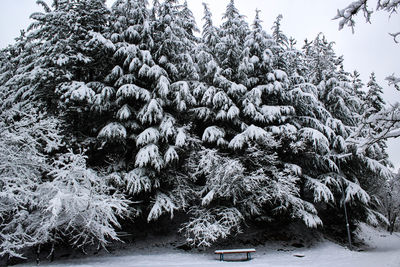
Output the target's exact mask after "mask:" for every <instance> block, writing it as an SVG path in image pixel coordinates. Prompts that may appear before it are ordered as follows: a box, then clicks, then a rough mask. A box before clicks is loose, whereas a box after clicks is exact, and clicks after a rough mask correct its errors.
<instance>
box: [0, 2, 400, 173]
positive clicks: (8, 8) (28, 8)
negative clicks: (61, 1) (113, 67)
mask: <svg viewBox="0 0 400 267" xmlns="http://www.w3.org/2000/svg"><path fill="white" fill-rule="evenodd" d="M113 1H114V0H107V4H109V5H111V4H112V2H113ZM187 1H188V4H189V7H190V8H191V10H192V11H193V13H194V15H195V17H196V20H197V23H198V26H199V28H201V27H202V21H201V18H202V16H203V7H202V4H201V3H202V2H203V1H202V0H187ZM35 2H36V1H35V0H1V3H2V8H1V9H0V48H3V47H6V46H7V45H8V44H10V43H12V42H13V40H14V38H15V37H17V36H18V35H19V31H20V30H21V29H24V28H26V27H27V25H29V23H30V20H29V15H30V14H31V13H32V12H34V11H38V10H40V7H38V6H37V5H36V4H35ZM149 2H151V1H149ZM204 2H207V3H208V4H209V7H210V9H211V11H212V13H213V15H214V22H215V24H217V25H218V24H219V23H220V21H221V19H220V18H221V16H222V13H224V11H225V7H226V5H227V4H228V2H229V0H204ZM349 2H351V0H236V1H235V3H236V6H237V8H238V9H239V10H240V12H241V13H242V14H243V15H245V16H247V19H248V21H249V22H252V20H253V18H254V15H255V9H256V8H258V9H260V10H261V18H262V20H263V21H264V26H265V29H266V30H269V29H270V28H271V26H272V23H273V21H274V20H275V18H276V17H277V16H278V15H279V14H282V15H283V22H282V28H283V30H284V32H285V33H286V34H287V35H288V36H293V37H294V38H295V39H296V40H297V41H298V45H299V47H300V46H301V45H302V44H303V41H304V39H306V38H307V39H309V40H312V39H314V38H315V36H316V35H317V34H318V33H319V32H323V33H324V34H325V35H326V37H327V38H328V40H330V41H335V43H336V49H335V50H336V52H337V54H338V55H344V59H345V68H346V70H347V71H353V70H357V71H358V72H360V73H361V75H362V78H363V81H364V82H367V81H368V76H369V74H370V73H371V72H372V71H374V72H375V73H376V75H377V78H378V80H379V81H380V84H381V86H382V87H384V97H385V100H386V101H387V102H388V103H394V102H397V101H400V92H398V91H396V90H395V89H394V88H392V87H388V86H387V83H386V82H385V81H384V78H385V77H386V76H387V75H388V74H391V73H397V74H399V75H400V61H399V58H400V57H399V56H400V44H395V43H394V42H393V39H391V38H390V36H389V35H388V33H389V32H398V31H399V30H400V15H393V16H392V17H391V18H390V19H389V18H388V15H387V14H386V13H382V12H379V13H376V14H374V16H373V17H372V24H367V23H364V18H363V17H361V16H360V15H359V17H358V20H357V22H358V23H357V25H356V32H355V34H352V33H351V30H350V29H343V30H342V31H338V22H337V21H332V18H333V17H334V16H335V15H336V10H337V9H338V8H344V7H345V6H347V5H348V4H349ZM372 3H373V4H374V1H373V2H372ZM371 7H372V5H371ZM388 146H389V149H388V152H389V155H390V159H391V161H392V162H393V163H394V165H395V169H396V170H398V169H399V168H400V138H397V139H394V140H390V141H389V142H388Z"/></svg>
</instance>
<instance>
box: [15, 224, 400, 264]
mask: <svg viewBox="0 0 400 267" xmlns="http://www.w3.org/2000/svg"><path fill="white" fill-rule="evenodd" d="M360 235H361V237H362V238H363V239H364V240H365V242H366V243H367V244H368V245H369V248H368V249H366V250H365V251H359V252H356V251H350V250H348V249H346V248H344V247H341V246H339V245H337V244H335V243H332V242H330V241H327V240H326V241H323V242H320V243H318V244H316V245H314V246H312V247H311V248H294V247H279V246H276V244H275V245H266V246H259V247H256V249H257V252H256V253H255V254H254V255H253V260H251V261H227V262H220V261H219V260H218V257H217V256H215V255H213V253H212V252H207V253H198V252H197V253H193V252H181V251H179V250H176V249H172V248H157V247H155V248H151V249H146V248H145V247H141V248H137V249H136V250H135V251H133V252H132V251H129V253H128V251H118V252H117V253H116V254H118V255H109V256H100V257H88V258H81V259H74V260H64V261H58V262H56V263H53V264H46V263H44V262H43V263H42V264H41V266H54V267H61V266H77V267H102V266H126V267H146V266H173V267H186V266H204V267H219V266H221V267H223V266H238V267H250V266H252V267H253V266H264V267H268V266H273V267H275V266H278V267H279V266H285V267H288V266H307V267H308V266H315V267H317V266H318V267H331V266H332V267H346V266H348V267H350V266H351V267H358V266H360V267H398V266H400V234H399V233H394V234H393V235H389V234H388V233H387V232H384V231H378V230H376V229H373V228H370V227H366V226H363V227H362V233H361V234H360ZM296 255H301V256H303V255H304V257H297V256H296ZM241 257H245V255H238V256H236V255H235V256H234V257H233V258H232V259H240V258H241ZM19 266H20V267H22V266H34V264H33V263H32V264H24V265H19Z"/></svg>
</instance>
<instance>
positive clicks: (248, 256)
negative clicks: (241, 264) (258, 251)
mask: <svg viewBox="0 0 400 267" xmlns="http://www.w3.org/2000/svg"><path fill="white" fill-rule="evenodd" d="M247 260H248V261H249V260H251V254H250V252H247Z"/></svg>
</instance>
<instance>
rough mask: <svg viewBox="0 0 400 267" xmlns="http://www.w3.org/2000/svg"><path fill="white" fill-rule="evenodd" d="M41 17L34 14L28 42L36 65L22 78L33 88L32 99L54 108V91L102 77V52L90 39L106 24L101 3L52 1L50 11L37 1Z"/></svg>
mask: <svg viewBox="0 0 400 267" xmlns="http://www.w3.org/2000/svg"><path fill="white" fill-rule="evenodd" d="M38 3H39V4H41V5H42V6H43V8H44V12H43V13H34V14H32V15H31V18H32V19H34V22H33V23H32V24H31V25H30V26H29V28H28V30H29V31H28V34H27V39H28V40H29V41H30V42H31V43H32V45H34V46H35V48H36V50H35V52H36V53H35V61H34V64H31V65H30V68H29V69H27V70H26V71H25V73H24V76H25V77H26V78H27V79H28V80H29V81H32V82H31V84H32V85H31V87H35V89H34V95H35V96H36V97H39V98H40V99H42V100H43V101H46V102H47V105H48V106H49V107H53V108H54V107H55V104H56V103H57V102H56V101H55V100H56V99H57V97H56V95H55V90H56V87H57V86H58V85H59V84H60V83H62V82H69V81H73V80H78V81H90V80H95V79H96V78H98V77H102V76H103V75H104V71H103V70H104V64H105V61H103V60H102V58H104V54H105V53H106V52H104V51H105V50H104V49H103V47H101V46H100V47H99V46H98V45H97V44H95V43H90V41H91V40H92V38H93V37H95V36H97V35H98V34H101V33H102V32H103V31H104V29H105V26H106V23H107V21H108V20H107V15H108V9H107V7H106V5H105V1H104V0H84V1H77V0H72V1H53V2H52V8H53V9H51V8H50V7H49V6H48V5H47V4H46V3H45V2H44V1H38Z"/></svg>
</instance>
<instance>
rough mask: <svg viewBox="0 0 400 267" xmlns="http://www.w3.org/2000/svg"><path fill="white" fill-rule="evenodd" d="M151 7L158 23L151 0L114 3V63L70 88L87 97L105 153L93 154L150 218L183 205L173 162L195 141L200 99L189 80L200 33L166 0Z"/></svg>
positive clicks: (193, 75)
mask: <svg viewBox="0 0 400 267" xmlns="http://www.w3.org/2000/svg"><path fill="white" fill-rule="evenodd" d="M153 9H156V10H155V15H156V16H157V19H155V20H153V19H152V17H151V15H150V11H149V10H148V8H147V1H146V0H120V1H117V2H115V3H114V5H113V7H112V14H111V19H112V21H113V22H114V23H112V25H111V28H110V33H109V34H108V35H109V36H110V39H111V41H112V42H111V44H109V46H110V47H115V49H114V51H115V53H114V56H113V57H112V59H111V60H110V61H111V62H113V64H114V67H113V68H111V70H110V73H109V74H108V75H107V76H106V77H105V79H104V80H101V81H100V82H91V83H86V84H84V83H75V84H74V87H72V86H69V87H67V88H65V89H67V90H66V93H64V99H65V100H66V101H69V99H71V97H72V98H74V97H75V95H76V96H78V95H81V96H82V99H83V100H85V101H86V99H88V101H87V103H88V104H89V105H90V106H91V112H92V114H93V115H92V116H93V117H95V116H98V118H97V119H96V120H95V121H94V123H95V124H96V125H95V127H93V130H94V131H96V135H97V140H98V141H100V142H99V143H98V144H100V145H99V146H98V147H97V149H98V151H99V152H101V154H103V155H102V156H101V157H99V156H98V155H99V152H94V151H92V154H93V156H94V157H97V164H99V163H100V162H102V163H101V164H107V165H108V167H109V171H110V172H115V175H117V176H119V177H120V180H121V181H122V182H123V186H125V190H126V191H127V192H128V194H130V195H132V196H133V197H135V198H136V197H138V198H141V199H142V200H144V201H143V205H142V208H143V209H144V210H146V211H148V213H147V214H148V220H155V219H157V218H158V217H160V216H161V215H163V214H164V213H170V214H171V216H172V214H173V212H174V210H176V209H179V208H181V207H182V206H183V205H184V200H182V199H181V196H180V195H179V193H181V192H176V191H177V190H178V189H179V188H181V186H183V184H184V181H180V180H179V172H177V171H176V169H175V166H179V162H180V155H182V154H181V153H182V152H184V150H185V147H186V146H187V145H188V143H189V139H190V136H189V134H188V132H189V131H188V128H187V125H188V124H189V123H188V120H185V118H186V117H185V116H183V112H185V111H186V110H187V109H188V108H189V107H190V106H191V105H193V104H194V101H195V99H194V97H193V96H192V95H191V90H190V87H191V81H190V80H192V79H196V77H197V74H196V69H195V66H194V64H193V60H192V58H191V55H190V51H191V49H192V48H193V47H194V42H193V40H194V38H192V37H190V38H189V33H188V32H187V31H186V30H185V29H184V28H183V20H182V17H181V16H182V13H181V12H180V7H179V6H178V5H177V3H176V1H165V2H163V3H161V4H160V5H155V6H154V7H153ZM186 15H187V14H186ZM107 43H108V41H107ZM80 93H82V94H80ZM90 134H91V135H92V136H93V134H94V132H91V133H90ZM110 161H111V164H109V163H107V162H110ZM172 173H173V174H172Z"/></svg>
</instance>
